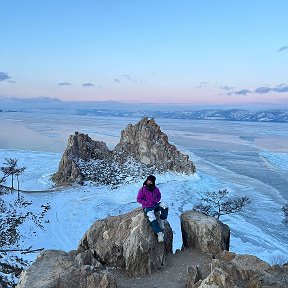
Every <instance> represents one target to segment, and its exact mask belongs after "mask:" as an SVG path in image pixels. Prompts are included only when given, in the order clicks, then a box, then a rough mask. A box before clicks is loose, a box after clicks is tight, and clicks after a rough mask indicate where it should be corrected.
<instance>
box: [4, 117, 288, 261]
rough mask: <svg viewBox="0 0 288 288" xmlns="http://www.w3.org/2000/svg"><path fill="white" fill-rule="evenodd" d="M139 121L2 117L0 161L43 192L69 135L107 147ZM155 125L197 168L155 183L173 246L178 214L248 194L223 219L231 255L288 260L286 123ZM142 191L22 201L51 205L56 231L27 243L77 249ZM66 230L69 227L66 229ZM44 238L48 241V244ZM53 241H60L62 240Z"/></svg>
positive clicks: (91, 191) (80, 192) (84, 192)
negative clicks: (12, 162) (209, 199)
mask: <svg viewBox="0 0 288 288" xmlns="http://www.w3.org/2000/svg"><path fill="white" fill-rule="evenodd" d="M139 120H140V119H138V118H137V119H136V118H133V119H131V118H112V117H107V118H105V117H95V116H81V115H60V114H48V113H47V114H37V113H24V112H22V113H20V112H9V113H0V149H1V150H0V162H1V163H3V160H4V159H5V157H8V158H10V157H11V158H17V159H19V164H20V166H21V165H23V166H26V167H27V170H26V171H25V175H23V177H22V183H21V187H22V188H23V189H34V190H38V189H45V188H47V187H49V186H51V185H52V183H51V182H50V181H49V176H50V174H51V173H53V172H55V171H56V170H57V166H58V163H59V161H60V157H61V155H62V153H63V151H64V149H65V147H66V143H67V139H68V136H69V135H70V134H74V132H75V131H79V132H84V133H87V134H89V135H90V136H91V137H92V138H93V139H95V140H102V141H105V142H106V144H107V146H108V147H109V148H110V149H112V148H114V146H115V145H116V144H117V143H118V142H119V139H120V133H121V130H123V129H124V128H125V127H126V125H127V124H129V123H132V124H136V123H137V122H138V121H139ZM155 121H156V122H157V124H159V125H160V127H161V130H162V131H163V132H164V133H166V134H167V135H168V137H169V141H170V142H171V143H173V144H175V145H176V146H177V148H178V149H179V150H180V151H181V152H183V153H186V154H189V155H190V159H191V160H192V161H193V162H194V163H195V165H196V168H197V174H196V175H195V177H180V176H177V175H170V174H167V175H162V176H161V175H159V176H158V177H157V183H158V185H159V188H160V189H161V191H162V194H163V198H164V199H165V201H166V202H169V204H170V207H171V209H170V217H169V219H170V223H171V226H172V228H173V230H174V233H175V235H174V238H175V239H174V248H180V247H179V246H181V235H180V233H179V229H180V227H179V220H178V219H179V215H180V213H181V212H183V211H185V210H188V209H191V208H192V207H193V205H194V204H196V203H197V201H198V200H199V198H200V197H201V195H203V193H205V192H207V191H214V190H218V189H224V188H227V189H228V190H229V191H230V192H231V195H239V196H243V195H246V196H248V197H249V198H250V199H251V201H252V203H251V204H250V205H248V206H247V207H246V208H245V210H244V211H243V212H241V213H237V214H232V215H227V216H223V217H221V220H222V221H223V222H224V223H226V224H228V225H229V226H230V228H231V232H232V237H231V250H232V251H235V252H237V253H249V254H254V255H256V256H258V257H260V258H262V259H264V260H266V261H268V262H273V261H275V259H276V258H277V259H286V261H287V260H288V257H287V255H288V231H287V225H285V224H284V223H283V219H284V216H283V212H282V211H281V207H282V205H283V204H284V203H286V202H288V192H287V187H288V180H287V179H288V177H287V176H288V175H287V174H288V145H287V144H288V124H279V123H251V122H249V123H248V122H225V121H202V120H174V119H173V120H172V119H157V118H156V119H155ZM139 185H141V181H140V182H139V183H135V184H131V185H128V186H127V185H126V186H123V187H121V188H120V189H117V193H116V194H117V196H115V195H116V194H115V191H106V190H107V189H106V188H103V187H102V188H95V187H93V188H91V187H84V188H75V189H67V190H66V191H63V192H58V193H43V194H41V195H39V194H37V195H36V194H34V195H27V197H31V198H33V199H34V201H36V200H35V199H38V200H37V201H40V200H39V199H45V201H46V200H47V201H49V202H50V203H51V207H52V208H51V211H50V212H49V213H50V216H49V215H48V216H49V217H50V218H49V220H50V223H51V225H50V227H54V228H49V227H47V228H46V231H39V232H38V234H37V239H34V240H31V237H28V238H27V239H28V240H29V241H30V242H31V241H32V243H34V245H36V246H37V243H38V242H39V241H40V242H41V244H43V245H44V246H45V248H56V249H64V250H70V249H75V248H76V247H75V245H76V246H77V243H78V241H79V240H80V238H81V236H82V235H83V233H84V232H85V231H86V229H87V228H89V226H90V225H91V224H92V223H93V221H95V219H99V218H101V217H105V216H107V215H115V214H117V213H124V212H127V211H129V210H131V209H133V208H135V207H138V205H137V204H136V203H133V202H135V197H136V193H137V190H138V186H139ZM103 189H104V190H105V191H106V192H103ZM104 194H105V195H104ZM88 203H89V205H88ZM68 204H69V205H70V206H69V205H68ZM68 207H69V209H68ZM71 207H72V208H71ZM100 207H101V208H100ZM108 207H110V208H109V209H108ZM71 209H72V211H71ZM53 213H54V214H53ZM52 214H53V215H52ZM55 215H57V217H56V216H55ZM83 215H85V217H84V219H82V218H83ZM53 219H54V220H53ZM79 219H80V220H79ZM53 221H54V222H53ZM52 224H53V225H52ZM67 225H68V226H69V227H70V228H71V227H72V226H73V227H74V228H71V229H69V230H68V229H66V228H65V227H66V226H67ZM56 226H57V228H56ZM47 234H48V235H49V237H50V238H49V237H48V238H49V239H50V242H47V240H45V239H47ZM57 235H61V237H62V238H61V240H60V238H59V237H60V236H57ZM28 240H27V241H28ZM33 241H34V242H33ZM38 244H39V243H38ZM38 246H39V245H38Z"/></svg>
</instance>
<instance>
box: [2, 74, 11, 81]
mask: <svg viewBox="0 0 288 288" xmlns="http://www.w3.org/2000/svg"><path fill="white" fill-rule="evenodd" d="M8 79H11V77H10V76H9V75H8V74H7V73H5V72H0V82H1V81H6V80H8Z"/></svg>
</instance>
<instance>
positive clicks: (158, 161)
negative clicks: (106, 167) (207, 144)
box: [114, 118, 195, 173]
mask: <svg viewBox="0 0 288 288" xmlns="http://www.w3.org/2000/svg"><path fill="white" fill-rule="evenodd" d="M114 151H115V153H116V154H118V155H121V158H122V159H123V160H122V161H125V159H126V158H127V157H132V158H133V159H136V160H137V161H139V162H141V163H144V164H145V165H147V166H148V167H153V169H156V170H158V171H167V170H169V171H176V172H185V173H194V172H195V167H194V165H193V163H192V162H191V161H189V156H188V155H183V154H181V153H180V151H179V150H178V149H177V148H176V146H175V145H171V144H170V143H169V142H168V136H167V135H166V134H164V133H163V132H162V131H161V129H160V127H159V126H158V125H157V124H156V122H155V121H154V119H150V120H149V119H148V118H143V119H142V120H141V121H140V122H139V123H137V124H136V125H132V124H129V125H128V126H127V127H126V129H125V130H123V131H122V132H121V139H120V143H119V144H117V145H116V147H115V150H114Z"/></svg>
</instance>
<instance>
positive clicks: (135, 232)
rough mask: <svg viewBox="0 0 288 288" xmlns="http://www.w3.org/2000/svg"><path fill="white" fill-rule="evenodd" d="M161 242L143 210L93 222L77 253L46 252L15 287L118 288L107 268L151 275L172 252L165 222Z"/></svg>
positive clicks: (25, 272) (170, 239)
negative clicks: (163, 236) (163, 235)
mask: <svg viewBox="0 0 288 288" xmlns="http://www.w3.org/2000/svg"><path fill="white" fill-rule="evenodd" d="M164 231H165V238H164V242H162V243H158V241H157V237H156V234H155V233H154V232H153V230H152V228H151V226H150V223H149V221H148V219H147V218H146V216H145V215H144V213H143V211H142V209H140V208H138V209H135V210H134V211H132V212H130V213H127V214H123V215H120V216H115V217H108V218H106V219H103V220H99V221H96V222H95V223H94V224H93V225H92V226H91V228H90V229H88V231H87V232H86V233H85V235H84V236H83V238H82V240H81V241H80V244H79V247H78V249H77V251H70V252H69V253H66V252H64V251H59V250H47V251H44V252H42V253H40V255H39V256H38V258H37V259H36V261H35V262H34V263H33V264H32V266H31V267H29V268H28V269H27V270H26V271H24V272H22V274H21V276H20V280H19V284H18V285H17V287H18V288H34V287H35V288H36V287H37V288H48V287H49V288H59V287H63V288H66V287H67V288H68V287H69V288H73V287H75V288H76V287H77V288H78V287H81V288H82V287H83V288H86V287H87V288H88V287H89V288H90V287H91V288H92V287H105V288H108V287H117V285H116V282H115V279H114V277H113V276H112V275H111V273H109V272H108V270H109V268H110V269H111V268H113V267H114V268H121V269H122V270H123V271H125V273H126V274H127V275H129V276H138V275H145V274H151V273H152V272H153V271H155V270H157V269H160V268H162V267H163V266H164V265H165V255H166V254H167V253H172V240H173V233H172V229H171V227H170V225H169V223H168V222H166V223H165V230H164Z"/></svg>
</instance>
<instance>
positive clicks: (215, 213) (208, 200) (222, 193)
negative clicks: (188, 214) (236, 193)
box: [193, 189, 251, 219]
mask: <svg viewBox="0 0 288 288" xmlns="http://www.w3.org/2000/svg"><path fill="white" fill-rule="evenodd" d="M228 194H229V192H228V190H227V189H223V190H219V191H213V192H207V193H206V195H205V196H204V197H202V198H201V200H202V202H203V203H204V204H200V205H196V206H195V207H194V208H193V210H194V211H197V212H201V213H203V214H205V215H208V216H212V217H215V218H217V219H219V218H220V216H222V215H227V214H232V213H236V212H239V211H241V210H242V209H243V207H244V206H245V205H246V204H249V203H250V202H251V201H250V200H249V198H248V197H246V196H244V197H237V198H228V197H227V195H228Z"/></svg>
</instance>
